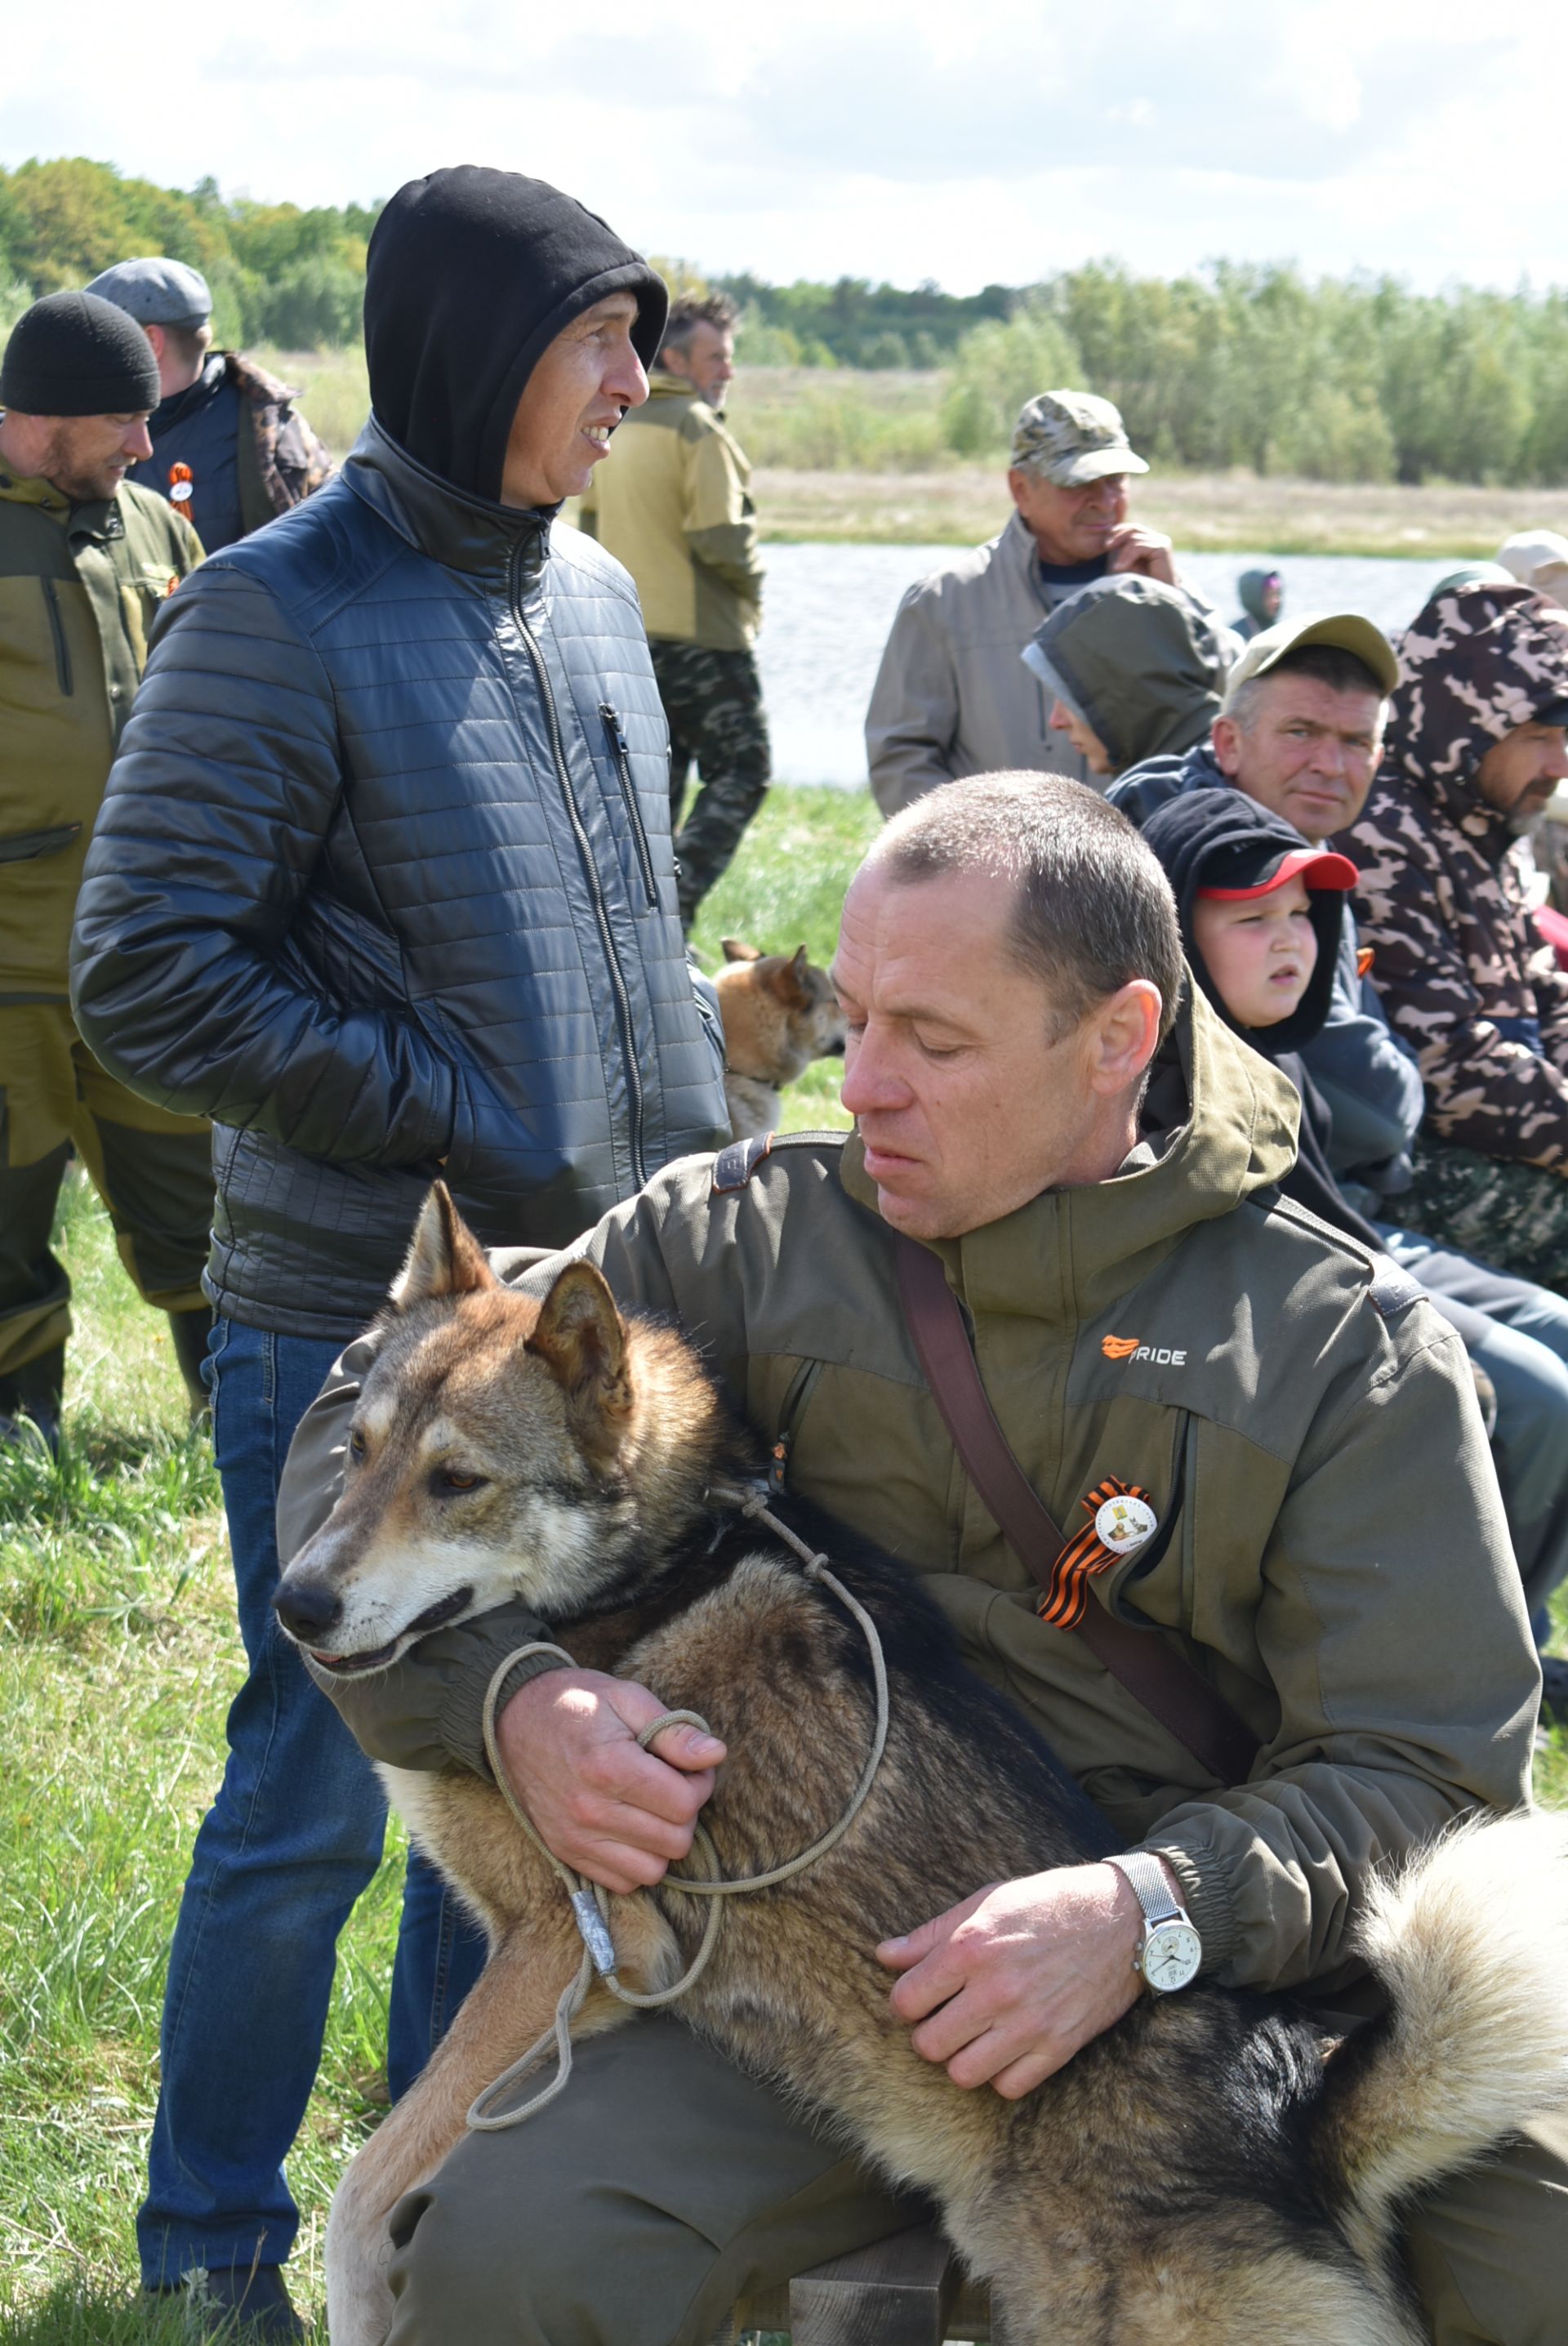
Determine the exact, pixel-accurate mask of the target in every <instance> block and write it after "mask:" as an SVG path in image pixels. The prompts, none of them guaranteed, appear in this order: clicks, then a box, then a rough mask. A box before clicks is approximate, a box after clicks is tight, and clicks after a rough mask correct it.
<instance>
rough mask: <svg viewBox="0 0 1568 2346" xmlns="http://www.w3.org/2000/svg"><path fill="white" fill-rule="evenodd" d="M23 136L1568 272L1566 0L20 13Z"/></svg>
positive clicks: (974, 238) (1083, 235) (1091, 242)
mask: <svg viewBox="0 0 1568 2346" xmlns="http://www.w3.org/2000/svg"><path fill="white" fill-rule="evenodd" d="M8 15H9V22H8V24H7V29H6V36H5V50H6V73H5V86H4V88H3V89H0V163H4V164H6V165H15V164H16V163H18V162H21V161H23V160H25V158H27V157H28V156H30V155H39V156H54V155H70V154H85V155H89V156H92V157H95V158H97V159H99V160H101V161H107V162H113V163H115V164H117V165H118V166H119V167H120V168H122V169H123V170H126V171H128V172H132V173H136V174H137V175H140V176H143V177H146V178H148V179H155V180H158V182H160V183H161V184H164V185H172V186H178V187H189V186H191V185H193V184H194V183H195V181H196V180H197V179H201V178H204V177H206V176H208V175H209V174H210V175H211V176H212V177H213V178H215V179H217V180H218V181H219V184H220V185H221V186H222V188H223V189H224V191H225V192H226V193H227V194H230V195H232V194H242V195H249V196H252V197H254V198H256V199H258V200H260V201H266V202H279V201H291V202H295V203H300V204H311V203H342V202H345V201H349V200H351V199H353V200H359V201H367V200H369V199H371V198H372V197H375V196H384V195H389V194H391V192H392V189H394V188H396V187H397V186H399V185H400V184H401V183H402V181H403V180H404V179H410V178H413V177H416V176H418V175H419V174H421V173H422V172H424V171H428V170H432V169H434V168H438V167H439V166H441V165H443V164H448V163H458V162H473V163H489V164H494V165H498V166H501V167H504V168H509V169H515V170H522V171H527V172H531V173H533V174H535V176H537V177H540V178H543V179H551V180H554V181H555V183H556V184H557V185H559V186H562V187H565V188H567V189H570V190H571V191H572V192H573V193H574V194H575V195H578V196H580V197H582V198H583V199H585V201H587V202H589V203H590V204H592V206H593V207H594V209H596V210H598V211H601V212H603V213H604V214H605V216H606V218H607V219H609V220H610V222H611V223H612V225H613V226H614V227H615V228H616V229H617V230H619V231H620V233H621V234H623V235H624V236H626V238H627V239H628V240H630V241H631V242H633V243H634V244H636V245H638V246H639V247H640V248H641V249H642V250H645V251H649V252H653V253H657V254H660V255H663V256H665V257H667V258H678V259H683V260H687V261H688V262H690V263H691V264H692V265H693V266H694V267H697V268H699V269H703V270H710V271H715V272H719V271H734V270H753V271H755V272H756V274H758V275H759V276H761V277H764V278H769V279H772V280H776V281H787V280H789V279H792V278H795V277H809V278H818V279H833V278H837V277H840V276H851V277H869V278H872V279H883V278H885V279H887V280H891V282H892V283H895V284H901V285H912V284H916V283H918V282H920V281H921V280H924V279H928V278H930V279H934V280H936V282H937V283H939V284H941V285H942V286H943V287H945V288H946V289H947V290H948V291H952V292H968V291H974V290H976V289H977V288H978V287H980V286H982V285H984V284H986V283H991V282H995V283H1002V284H1019V283H1024V282H1028V281H1030V280H1033V279H1036V278H1039V277H1042V276H1045V275H1047V274H1049V273H1050V272H1051V271H1053V270H1057V269H1061V268H1065V267H1069V266H1071V265H1072V264H1074V262H1078V261H1082V260H1088V259H1094V258H1099V257H1104V256H1115V257H1117V258H1119V259H1121V260H1124V261H1125V263H1126V264H1127V265H1128V266H1129V267H1130V268H1132V269H1133V270H1135V271H1138V272H1140V273H1146V274H1153V275H1160V276H1171V275H1175V274H1176V273H1177V272H1178V271H1180V270H1186V269H1191V268H1196V267H1197V266H1199V265H1201V264H1202V263H1203V262H1205V261H1207V260H1214V259H1217V258H1220V257H1225V258H1229V259H1233V260H1293V261H1296V262H1297V263H1298V264H1299V265H1300V266H1301V267H1302V268H1304V269H1305V270H1307V271H1308V273H1309V274H1318V273H1320V272H1332V273H1335V274H1340V273H1344V272H1346V271H1349V270H1357V269H1365V270H1373V271H1376V272H1378V273H1382V272H1384V271H1389V272H1392V273H1393V274H1395V275H1398V276H1400V277H1403V278H1405V279H1407V280H1409V281H1410V282H1411V283H1412V284H1415V285H1417V286H1420V287H1423V288H1429V289H1430V288H1433V287H1437V286H1441V285H1442V284H1443V283H1445V282H1448V281H1450V280H1456V279H1458V280H1467V281H1469V282H1471V283H1475V284H1484V285H1492V286H1498V287H1502V288H1512V287H1513V286H1515V285H1517V284H1518V283H1519V282H1520V281H1521V280H1523V279H1529V280H1531V281H1532V282H1533V283H1535V284H1537V285H1544V284H1550V283H1553V282H1558V281H1568V250H1565V248H1564V237H1563V220H1562V215H1561V214H1559V212H1558V210H1557V204H1556V197H1555V194H1554V193H1553V190H1554V189H1555V187H1556V178H1557V169H1558V161H1559V156H1560V152H1561V146H1562V131H1561V128H1560V125H1561V121H1562V117H1563V106H1564V97H1565V93H1568V11H1563V12H1562V14H1561V15H1560V13H1559V11H1558V10H1557V9H1556V8H1554V7H1553V6H1550V5H1546V0H1529V5H1515V0H1488V5H1485V6H1484V7H1481V6H1477V5H1474V0H1253V5H1244V0H1087V5H1085V0H1079V5H1075V6H1074V7H1071V8H1068V7H1064V6H1063V5H1059V0H1032V5H1031V0H945V5H941V6H938V5H933V0H901V5H900V0H768V5H753V0H728V5H726V6H723V7H717V6H715V5H712V0H687V5H683V6H672V5H667V0H645V5H640V6H638V5H632V0H596V5H595V6H594V7H593V8H592V9H591V10H590V12H589V19H588V23H587V26H585V24H584V19H583V17H582V15H581V11H580V9H578V8H575V7H574V8H570V9H567V10H565V12H564V13H563V12H562V11H561V10H560V9H559V8H555V7H549V6H541V5H539V0H510V5H496V0H467V5H464V0H447V5H432V0H423V5H417V6H416V5H410V0H381V4H380V5H367V0H309V5H303V6H300V5H296V6H294V7H291V8H289V9H286V10H285V11H283V12H282V14H281V15H280V17H279V19H278V22H279V38H278V43H277V49H276V54H275V55H269V54H268V52H267V49H266V46H265V36H266V29H267V21H268V20H267V16H266V14H265V12H262V11H258V10H256V9H253V8H252V9H230V8H224V7H219V8H207V9H191V10H187V11H184V12H181V14H180V15H179V16H178V21H177V22H174V23H170V24H163V25H161V26H159V25H158V24H157V23H156V22H155V21H154V20H151V19H148V20H147V21H148V36H147V37H146V39H145V40H143V39H141V38H139V37H138V36H137V31H136V25H137V19H136V17H135V16H134V15H127V11H126V9H125V8H124V6H123V5H119V0H114V5H110V0H73V5H72V6H71V9H70V12H69V21H70V38H69V41H68V43H67V42H65V41H62V40H61V39H60V37H59V22H60V20H59V19H56V18H55V17H54V16H53V15H52V12H49V11H46V10H43V9H37V8H34V9H28V10H26V11H24V10H22V9H21V8H20V7H19V6H18V7H16V8H15V10H14V11H10V12H8Z"/></svg>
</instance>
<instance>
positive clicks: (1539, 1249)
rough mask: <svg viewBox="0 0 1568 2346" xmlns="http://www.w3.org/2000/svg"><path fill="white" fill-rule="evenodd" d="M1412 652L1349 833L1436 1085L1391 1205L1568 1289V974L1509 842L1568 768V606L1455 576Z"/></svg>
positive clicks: (1412, 1038)
mask: <svg viewBox="0 0 1568 2346" xmlns="http://www.w3.org/2000/svg"><path fill="white" fill-rule="evenodd" d="M1399 652H1400V668H1401V678H1400V686H1399V688H1398V690H1397V691H1396V692H1395V694H1394V698H1393V702H1392V705H1391V709H1390V722H1389V732H1388V745H1387V750H1386V754H1385V758H1384V762H1383V765H1382V768H1381V770H1380V774H1379V777H1378V780H1377V782H1376V783H1375V784H1374V786H1373V790H1372V794H1371V797H1370V798H1369V801H1368V802H1367V807H1366V811H1365V812H1364V813H1363V815H1362V816H1361V819H1360V821H1359V822H1358V823H1357V824H1356V825H1355V826H1354V828H1353V829H1351V830H1349V831H1346V832H1344V833H1343V834H1342V835H1341V837H1340V838H1339V840H1338V841H1336V844H1337V845H1339V846H1340V847H1342V848H1343V849H1344V850H1345V852H1347V853H1348V854H1349V855H1350V856H1351V857H1353V859H1354V860H1355V862H1357V864H1358V865H1359V867H1360V873H1361V876H1360V880H1359V883H1358V886H1357V891H1356V903H1357V917H1358V921H1359V927H1360V932H1361V935H1362V937H1363V939H1364V941H1365V942H1366V943H1368V944H1369V945H1370V946H1371V947H1372V950H1373V962H1372V976H1373V980H1374V982H1375V984H1376V985H1377V987H1378V990H1379V992H1380V994H1381V995H1382V998H1383V1003H1384V1005H1385V1007H1386V1009H1387V1011H1388V1013H1389V1016H1390V1020H1391V1022H1392V1024H1393V1025H1394V1026H1395V1027H1396V1028H1397V1029H1398V1031H1399V1032H1400V1034H1401V1035H1403V1036H1404V1037H1405V1039H1406V1041H1407V1042H1408V1043H1410V1045H1411V1046H1412V1048H1413V1049H1414V1050H1415V1052H1416V1055H1417V1058H1418V1060H1419V1062H1420V1070H1421V1076H1422V1079H1423V1081H1424V1084H1425V1086H1426V1117H1425V1121H1424V1123H1423V1124H1422V1127H1421V1129H1420V1132H1419V1133H1418V1135H1417V1137H1416V1142H1415V1148H1414V1168H1415V1178H1414V1180H1413V1181H1412V1183H1411V1186H1410V1188H1408V1189H1406V1190H1404V1191H1403V1192H1401V1193H1400V1195H1398V1196H1393V1197H1389V1198H1387V1199H1384V1201H1383V1211H1384V1212H1385V1214H1386V1215H1388V1217H1389V1218H1390V1219H1391V1220H1394V1221H1397V1222H1400V1223H1401V1224H1403V1225H1404V1226H1405V1227H1407V1228H1408V1229H1415V1230H1420V1231H1422V1232H1423V1233H1425V1235H1426V1236H1428V1237H1429V1238H1432V1239H1439V1240H1441V1242H1442V1243H1444V1244H1445V1245H1448V1246H1451V1247H1457V1248H1461V1249H1464V1250H1469V1251H1471V1252H1472V1253H1473V1252H1479V1253H1481V1254H1483V1255H1485V1256H1486V1257H1487V1258H1488V1260H1491V1261H1492V1262H1493V1263H1495V1264H1497V1265H1499V1266H1501V1267H1502V1269H1504V1270H1511V1271H1513V1272H1515V1273H1516V1274H1518V1275H1520V1276H1521V1277H1523V1278H1526V1279H1532V1280H1538V1281H1539V1282H1540V1283H1541V1284H1542V1285H1543V1286H1546V1287H1551V1288H1554V1289H1556V1290H1557V1291H1558V1292H1559V1293H1560V1294H1561V1293H1568V1178H1565V1176H1568V973H1564V972H1563V971H1560V970H1558V969H1557V968H1556V966H1555V965H1554V964H1553V958H1552V955H1551V953H1550V951H1549V950H1548V949H1547V948H1546V947H1545V946H1544V945H1543V943H1542V942H1541V940H1540V939H1539V938H1538V937H1537V936H1536V934H1535V933H1534V930H1533V927H1532V922H1531V918H1530V913H1529V910H1528V907H1527V905H1526V902H1525V897H1524V890H1523V881H1522V874H1521V872H1520V870H1519V867H1518V864H1517V862H1516V860H1515V859H1514V857H1513V856H1512V854H1511V853H1510V850H1511V849H1512V845H1513V842H1514V841H1515V840H1516V838H1518V837H1519V836H1520V835H1521V833H1522V831H1525V830H1526V829H1528V827H1529V825H1530V824H1531V823H1532V821H1534V820H1535V819H1536V818H1537V817H1538V816H1539V815H1540V813H1541V811H1542V809H1543V807H1544V805H1545V803H1546V801H1547V800H1548V799H1549V798H1550V797H1551V796H1552V794H1553V790H1555V789H1556V787H1557V785H1558V783H1559V782H1560V781H1561V780H1563V779H1565V778H1568V613H1564V612H1563V611H1562V610H1560V609H1558V608H1557V607H1556V606H1555V605H1554V604H1553V603H1551V602H1549V601H1548V600H1547V599H1546V598H1545V597H1543V596H1541V595H1538V594H1535V593H1533V592H1532V590H1531V589H1530V588H1529V587H1525V586H1486V585H1481V586H1461V587H1458V588H1450V589H1441V588H1440V589H1439V591H1438V592H1437V593H1436V594H1435V595H1434V596H1433V597H1432V598H1431V602H1430V603H1429V604H1428V605H1427V607H1426V608H1425V609H1424V610H1423V611H1422V612H1420V615H1419V616H1418V617H1417V618H1416V620H1415V622H1414V624H1413V625H1412V626H1411V627H1410V629H1409V631H1408V633H1407V634H1406V635H1405V636H1404V637H1402V638H1401V640H1400V645H1399Z"/></svg>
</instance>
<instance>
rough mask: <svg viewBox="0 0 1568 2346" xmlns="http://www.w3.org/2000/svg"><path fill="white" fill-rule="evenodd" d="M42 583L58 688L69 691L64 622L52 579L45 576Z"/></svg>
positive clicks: (68, 651) (68, 661)
mask: <svg viewBox="0 0 1568 2346" xmlns="http://www.w3.org/2000/svg"><path fill="white" fill-rule="evenodd" d="M43 584H44V600H45V602H46V604H47V606H48V609H49V633H50V634H51V635H52V636H53V637H54V638H55V674H56V677H58V678H59V680H60V690H61V691H62V692H64V693H69V692H70V690H71V689H72V686H71V647H70V645H69V644H68V643H67V642H66V623H65V621H64V619H63V618H62V617H60V604H59V598H58V597H57V596H56V593H55V582H54V580H53V579H52V578H46V579H45V580H44V582H43Z"/></svg>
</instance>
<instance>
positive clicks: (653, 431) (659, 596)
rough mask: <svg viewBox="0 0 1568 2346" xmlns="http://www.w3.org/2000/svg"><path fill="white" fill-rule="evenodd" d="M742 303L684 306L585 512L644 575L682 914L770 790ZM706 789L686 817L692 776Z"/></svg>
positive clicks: (684, 302)
mask: <svg viewBox="0 0 1568 2346" xmlns="http://www.w3.org/2000/svg"><path fill="white" fill-rule="evenodd" d="M734 356H735V304H734V303H733V302H732V301H729V300H728V297H727V296H726V295H724V294H722V293H716V294H711V295H708V296H705V297H703V298H701V299H698V298H697V297H695V296H692V295H689V294H688V295H686V296H683V297H682V299H681V300H679V301H677V302H675V303H674V305H673V306H672V308H671V310H670V313H669V324H668V326H667V328H666V331H665V339H664V345H663V348H662V349H661V350H660V352H659V357H658V365H657V368H656V369H655V371H654V372H653V373H652V374H651V375H650V376H649V378H648V397H647V405H646V406H644V407H634V408H633V409H632V411H631V413H630V414H629V415H627V416H626V420H625V422H624V423H622V424H621V426H620V428H619V431H618V432H617V433H616V442H615V453H614V457H613V460H612V462H611V463H609V464H606V465H604V466H602V467H601V468H600V471H599V472H598V474H596V476H595V479H594V482H593V484H592V486H591V487H590V488H589V490H588V492H587V494H586V495H585V497H584V499H583V503H582V510H581V514H580V515H579V518H580V520H581V522H582V525H583V527H584V528H585V530H587V531H588V532H589V534H590V535H592V536H595V537H597V538H598V539H599V540H600V542H601V544H603V545H604V546H607V547H608V549H609V551H610V552H611V553H612V554H613V555H615V556H616V558H617V560H619V561H621V562H624V563H625V564H626V568H627V569H628V570H629V571H630V572H631V574H632V576H633V578H634V579H635V580H636V588H637V593H638V595H639V596H640V597H641V598H642V607H643V620H644V623H645V625H646V626H647V631H648V649H649V651H650V652H651V653H652V655H653V666H654V675H655V677H656V678H657V682H658V688H659V698H660V699H661V700H662V701H663V703H664V710H665V715H666V717H667V719H668V721H669V751H670V757H669V793H670V829H671V831H673V832H674V833H675V852H676V857H677V869H678V872H679V879H678V883H677V884H678V889H679V897H680V917H681V921H682V923H683V925H684V926H685V927H686V928H687V929H689V928H690V926H691V923H692V921H693V920H694V918H695V917H696V913H697V906H698V905H699V904H700V903H701V902H702V900H703V898H704V897H705V896H706V895H707V893H708V890H709V889H710V888H711V887H712V886H713V883H714V882H715V881H716V880H717V879H718V877H719V874H720V873H721V872H725V871H727V870H728V866H729V863H730V862H731V859H732V858H733V856H734V854H735V851H736V849H737V848H738V846H739V844H740V840H741V834H742V833H743V832H744V831H745V829H746V826H747V824H748V822H749V821H751V818H752V816H753V815H754V814H755V813H756V811H757V810H758V808H759V806H760V805H761V803H762V793H763V791H764V790H766V789H767V788H768V780H769V748H768V719H767V717H766V715H765V714H764V711H763V707H762V682H761V678H759V675H758V672H757V658H756V655H755V652H754V651H753V648H752V647H753V645H754V644H755V643H756V640H757V630H758V627H759V624H760V621H761V616H762V565H761V562H760V561H759V558H758V552H757V524H756V520H755V508H754V507H753V505H752V502H751V495H750V489H749V485H748V484H749V482H750V479H751V467H750V465H749V464H748V463H747V461H746V458H745V457H744V455H742V454H741V452H740V449H739V447H738V445H737V444H736V442H735V441H734V440H733V439H732V438H731V437H730V435H729V433H728V432H727V431H726V429H725V427H724V424H723V423H722V422H721V420H720V413H721V410H722V408H723V404H724V393H725V389H726V386H727V385H728V383H729V382H730V381H731V380H732V379H733V376H734V373H735V367H734ZM693 764H695V765H696V767H697V780H698V784H699V788H698V790H697V799H696V801H695V803H694V804H693V806H692V809H691V812H690V813H689V814H688V815H687V819H686V822H685V824H684V826H682V825H681V822H680V812H681V806H682V803H683V801H684V800H685V797H686V785H687V775H688V774H689V772H690V770H691V768H692V766H693Z"/></svg>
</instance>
